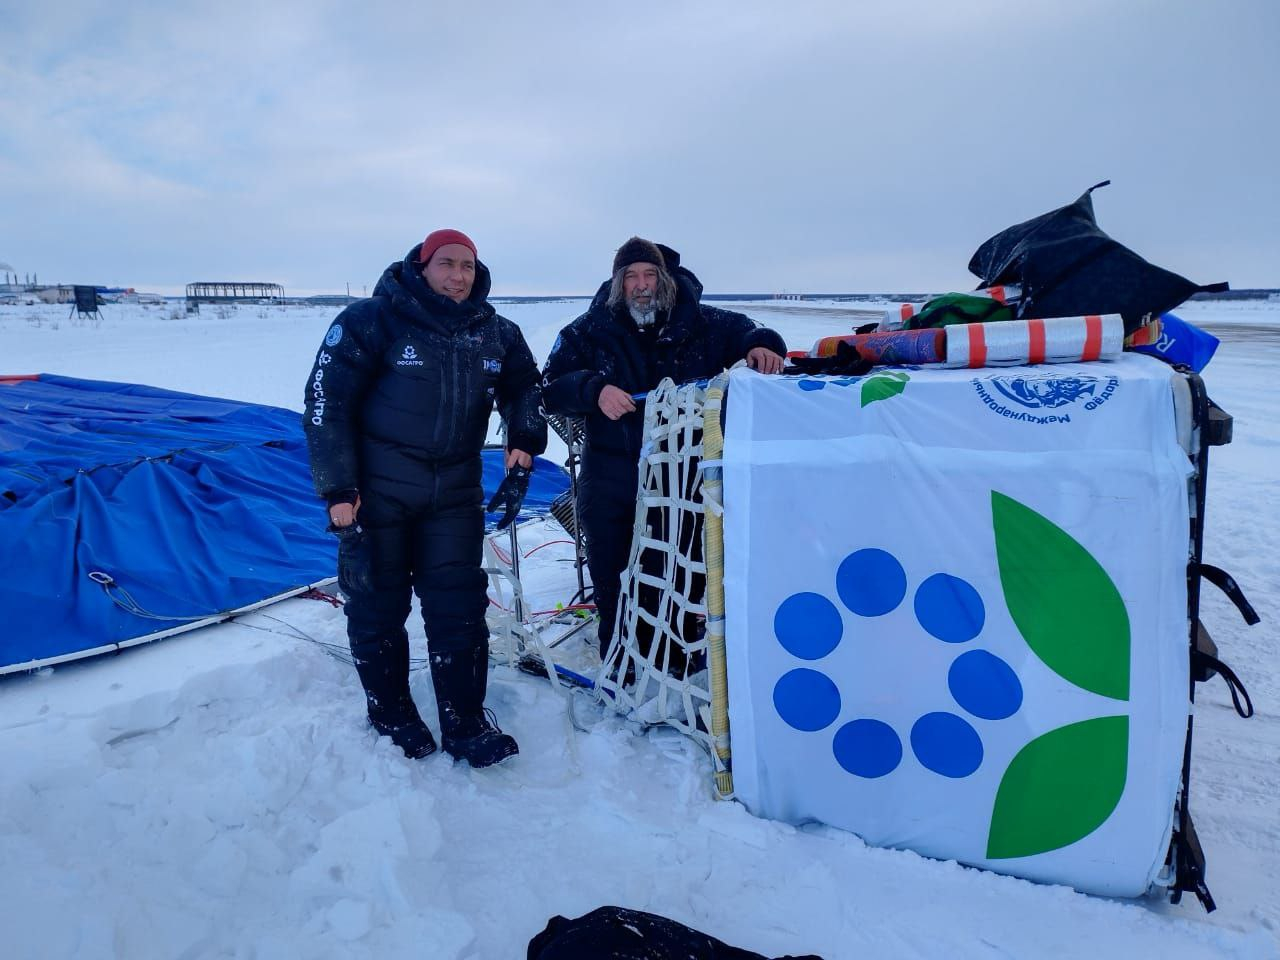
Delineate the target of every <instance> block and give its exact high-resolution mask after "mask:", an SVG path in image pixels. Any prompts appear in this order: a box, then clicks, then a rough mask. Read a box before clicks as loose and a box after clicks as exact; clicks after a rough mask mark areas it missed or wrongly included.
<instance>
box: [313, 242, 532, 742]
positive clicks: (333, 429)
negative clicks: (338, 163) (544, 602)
mask: <svg viewBox="0 0 1280 960" xmlns="http://www.w3.org/2000/svg"><path fill="white" fill-rule="evenodd" d="M417 250H418V248H417V247H416V246H415V247H414V249H413V250H411V251H410V252H409V254H408V256H406V257H405V259H404V260H403V261H401V262H400V263H395V264H392V265H391V266H390V267H388V268H387V269H386V271H385V272H384V273H383V275H382V278H381V279H380V280H379V281H378V283H377V286H376V287H375V288H374V291H373V296H372V297H370V298H369V299H368V300H364V301H361V302H359V303H355V304H352V305H351V306H349V307H347V308H346V309H345V310H343V311H342V313H340V314H339V315H338V317H337V319H336V320H335V321H334V322H333V325H332V326H330V328H329V331H328V334H327V335H326V337H325V340H324V343H323V344H322V346H321V347H320V350H319V352H318V353H317V355H316V361H315V365H314V367H313V368H312V371H311V378H310V379H309V380H308V382H307V389H306V408H305V413H304V420H303V427H304V429H305V431H306V436H307V446H308V449H309V452H310V455H311V470H312V476H313V479H314V481H315V488H316V492H317V493H318V494H319V495H320V496H322V497H325V498H326V499H328V500H329V502H330V504H333V503H335V502H341V501H342V500H354V493H355V492H356V491H357V490H358V491H359V495H360V501H361V506H360V510H359V514H358V517H357V520H358V524H359V527H361V528H362V530H363V532H362V533H361V534H360V535H358V536H356V535H354V534H353V533H352V532H347V531H344V532H343V534H342V537H341V544H340V546H339V554H338V574H339V585H340V587H341V588H342V591H343V593H345V594H346V596H347V603H346V606H345V608H344V609H345V612H346V615H347V635H348V639H349V640H350V643H351V652H352V656H353V659H354V660H355V662H356V667H357V669H358V671H359V672H360V678H361V681H362V682H363V684H364V687H365V692H366V694H367V695H368V698H369V706H370V717H371V719H373V718H376V717H378V716H383V717H387V716H388V712H389V714H390V719H389V721H388V723H389V725H392V726H394V723H393V722H392V721H396V720H402V719H404V716H402V715H403V714H405V712H406V711H408V710H413V709H414V708H413V706H412V700H411V698H410V697H409V643H408V636H407V634H406V632H405V620H406V619H407V617H408V615H409V610H410V592H411V590H412V591H415V592H416V593H417V595H418V598H419V600H420V601H421V605H422V615H423V620H424V622H425V625H426V633H427V645H428V649H429V651H430V654H431V663H432V671H431V672H432V680H433V682H434V683H435V687H436V696H437V700H438V702H439V704H440V712H441V725H442V727H444V728H445V733H446V749H448V736H449V728H450V722H449V718H447V717H446V705H451V706H452V707H453V708H454V712H455V713H456V714H457V715H459V716H462V717H463V718H464V719H466V718H470V719H472V720H474V719H476V718H479V717H481V716H482V714H481V709H482V705H483V702H484V690H485V682H486V678H487V670H488V630H487V628H486V626H485V618H484V615H485V609H486V606H487V603H488V600H487V597H486V591H485V588H486V579H485V575H484V573H483V571H482V569H481V566H482V551H483V538H484V511H483V506H482V499H483V493H482V490H481V459H480V451H481V449H482V448H483V446H484V443H485V436H486V433H487V430H488V424H489V416H490V413H491V412H492V410H493V406H494V403H495V401H496V403H497V406H498V409H499V412H500V413H501V414H502V417H503V419H504V420H505V421H506V424H507V446H508V447H509V448H511V449H519V450H524V451H526V452H527V453H530V454H539V453H541V452H542V451H543V450H544V449H545V448H546V441H547V432H546V422H545V420H543V418H542V415H541V413H540V412H539V406H540V403H541V395H540V389H539V375H538V368H537V364H536V362H535V361H534V359H533V354H532V353H530V351H529V347H528V346H527V345H526V343H525V340H524V336H523V335H522V334H521V332H520V328H519V327H517V326H516V325H515V324H514V323H512V322H511V321H510V320H507V319H505V318H503V317H500V316H498V315H497V313H496V312H495V311H494V308H493V306H492V305H490V304H489V302H488V300H487V299H486V298H487V296H488V293H489V287H490V277H489V271H488V269H487V268H486V267H485V266H484V265H483V264H482V263H479V262H477V263H476V275H475V282H474V286H473V288H472V291H471V295H470V297H469V298H468V299H466V300H464V301H463V302H461V303H454V302H453V301H452V300H450V299H448V298H446V297H443V296H440V295H439V294H437V293H435V292H434V291H432V290H431V288H430V287H429V286H428V285H427V282H426V280H425V279H423V277H422V275H421V272H420V271H421V265H420V264H418V263H417V262H416V256H417ZM442 685H443V686H442ZM412 716H413V717H416V711H415V712H414V713H413V714H412ZM454 719H456V717H455V718H454ZM419 723H420V721H419ZM377 725H378V724H377V723H375V726H377Z"/></svg>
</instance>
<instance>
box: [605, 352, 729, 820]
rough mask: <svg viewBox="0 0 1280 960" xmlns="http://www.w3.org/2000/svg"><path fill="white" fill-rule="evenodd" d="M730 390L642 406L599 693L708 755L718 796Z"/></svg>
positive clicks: (723, 727) (717, 387)
mask: <svg viewBox="0 0 1280 960" xmlns="http://www.w3.org/2000/svg"><path fill="white" fill-rule="evenodd" d="M726 381H727V377H720V378H717V379H716V380H713V381H712V382H711V383H710V384H708V385H700V384H687V385H684V386H676V385H675V384H674V383H672V382H671V381H670V380H664V381H663V382H662V383H661V384H660V385H659V386H658V388H657V389H656V390H654V391H652V392H651V393H650V394H649V396H648V398H647V400H646V402H645V426H644V430H645V433H644V437H645V440H644V446H643V447H642V449H641V454H640V484H639V489H638V492H637V498H636V514H635V524H634V528H633V535H632V542H631V557H630V562H629V563H628V566H627V569H626V570H625V571H624V572H623V575H622V584H621V596H620V598H619V603H618V614H617V620H616V621H615V624H614V631H613V639H612V641H611V643H610V645H609V649H608V651H607V653H606V654H605V658H604V661H603V663H602V665H601V668H600V674H599V676H598V678H597V681H596V687H597V691H598V693H599V695H600V696H601V698H602V700H603V701H604V702H605V703H609V704H611V705H612V706H613V707H614V708H615V709H617V710H619V711H620V712H623V713H626V714H628V715H630V716H632V717H633V718H635V719H637V720H640V721H642V722H645V723H666V724H670V725H671V726H673V727H675V728H677V729H678V730H680V731H681V732H683V733H685V734H687V735H689V736H690V737H693V738H694V739H695V740H697V741H699V742H700V743H702V744H703V745H704V746H705V747H707V749H708V751H709V752H710V753H711V755H712V757H713V761H714V763H715V766H716V784H717V789H718V790H719V792H720V794H721V795H722V796H729V795H730V794H731V793H732V789H733V787H732V780H731V778H730V776H729V769H728V765H729V750H728V719H727V709H726V699H725V693H724V690H725V680H724V678H725V670H724V591H723V585H722V581H721V571H722V569H723V564H722V562H721V561H722V540H721V537H720V524H719V513H720V508H719V489H720V470H719V464H720V460H719V457H720V447H721V434H720V424H719V412H720V405H721V400H722V398H723V395H724V384H725V382H726ZM704 419H705V423H704ZM704 452H705V457H704ZM708 505H709V506H708ZM709 601H710V615H709V613H708V605H709ZM713 679H714V680H715V681H716V682H715V683H713Z"/></svg>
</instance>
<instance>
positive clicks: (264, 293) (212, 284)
mask: <svg viewBox="0 0 1280 960" xmlns="http://www.w3.org/2000/svg"><path fill="white" fill-rule="evenodd" d="M263 300H267V301H270V302H271V303H284V287H282V286H281V285H280V284H278V283H241V282H238V281H234V280H216V281H202V282H200V283H188V284H187V303H188V304H200V303H259V302H261V301H263Z"/></svg>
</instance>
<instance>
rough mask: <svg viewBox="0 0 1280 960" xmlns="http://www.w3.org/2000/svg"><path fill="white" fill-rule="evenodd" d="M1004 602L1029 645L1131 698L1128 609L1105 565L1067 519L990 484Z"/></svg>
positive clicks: (1065, 671)
mask: <svg viewBox="0 0 1280 960" xmlns="http://www.w3.org/2000/svg"><path fill="white" fill-rule="evenodd" d="M991 514H992V523H993V526H994V529H995V538H996V557H997V559H998V561H999V564H1000V585H1001V587H1002V588H1003V590H1004V601H1005V605H1006V606H1007V607H1008V608H1009V615H1010V616H1011V617H1012V618H1013V622H1014V623H1015V624H1016V625H1017V627H1018V631H1019V632H1020V633H1021V634H1022V637H1023V639H1024V640H1026V641H1027V646H1029V647H1030V648H1031V649H1032V650H1034V651H1035V654H1036V656H1038V657H1039V658H1040V659H1041V660H1043V661H1044V663H1045V665H1046V666H1048V667H1049V669H1051V670H1053V671H1054V672H1055V673H1057V674H1058V675H1059V676H1060V677H1062V678H1063V679H1065V680H1069V681H1070V682H1071V683H1074V684H1075V685H1076V686H1078V687H1083V688H1084V689H1085V690H1089V691H1091V692H1093V693H1097V694H1101V695H1102V696H1104V697H1112V698H1114V699H1116V700H1128V699H1129V614H1128V611H1126V610H1125V607H1124V601H1123V600H1122V599H1121V598H1120V592H1119V591H1118V590H1117V589H1116V586H1115V584H1114V583H1112V582H1111V578H1110V577H1109V576H1108V575H1107V572H1106V571H1105V570H1104V569H1102V565H1101V564H1100V563H1098V561H1097V560H1095V559H1094V558H1093V555H1092V554H1090V553H1089V551H1088V550H1086V549H1085V548H1084V547H1082V546H1081V545H1080V544H1079V543H1077V542H1076V541H1075V540H1074V539H1072V537H1071V536H1070V535H1069V534H1068V533H1067V532H1066V531H1065V530H1063V529H1062V528H1061V527H1058V526H1057V525H1055V524H1054V523H1052V522H1050V521H1049V520H1047V519H1045V518H1044V517H1042V516H1041V515H1040V514H1038V513H1036V512H1035V511H1034V510H1032V509H1031V508H1030V507H1027V506H1025V505H1024V504H1021V503H1019V502H1018V501H1016V500H1014V499H1013V498H1011V497H1006V496H1005V495H1004V494H1002V493H997V492H996V491H994V490H993V491H992V492H991Z"/></svg>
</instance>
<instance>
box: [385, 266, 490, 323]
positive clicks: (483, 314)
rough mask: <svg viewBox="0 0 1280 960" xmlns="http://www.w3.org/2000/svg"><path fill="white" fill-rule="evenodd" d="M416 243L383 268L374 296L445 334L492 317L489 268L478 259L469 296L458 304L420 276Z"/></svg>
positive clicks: (415, 320) (420, 267) (399, 311)
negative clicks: (435, 289)
mask: <svg viewBox="0 0 1280 960" xmlns="http://www.w3.org/2000/svg"><path fill="white" fill-rule="evenodd" d="M419 246H420V245H414V246H413V247H411V248H410V250H409V252H408V253H407V254H405V257H404V259H403V260H400V261H398V262H396V263H393V264H391V266H389V267H387V269H386V270H384V271H382V276H381V277H379V278H378V282H377V284H375V285H374V288H373V295H374V296H375V297H386V298H387V299H388V300H389V301H391V306H392V309H393V310H395V311H396V312H397V313H400V314H402V315H404V316H406V317H408V318H409V319H411V320H413V321H414V322H416V323H418V324H420V325H422V326H424V327H426V328H427V329H429V330H433V331H435V332H436V333H440V334H443V335H445V336H450V335H452V334H454V333H457V332H458V331H460V330H465V329H468V328H469V327H473V326H476V325H477V324H480V323H483V322H484V321H486V320H488V319H489V318H490V317H492V316H493V314H494V312H495V311H494V308H493V305H492V304H491V303H489V289H490V287H491V286H492V279H491V277H490V274H489V268H488V267H486V266H485V265H484V264H483V263H481V262H480V260H479V259H478V258H477V260H476V279H475V283H474V284H473V285H472V287H471V295H470V296H468V297H467V299H465V300H463V301H462V302H461V303H454V302H453V301H452V300H450V299H449V298H448V297H445V296H441V295H440V294H438V293H436V292H435V291H434V290H432V289H431V287H430V286H428V285H427V281H426V280H425V279H424V278H423V276H422V264H420V263H419V262H418V247H419Z"/></svg>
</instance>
